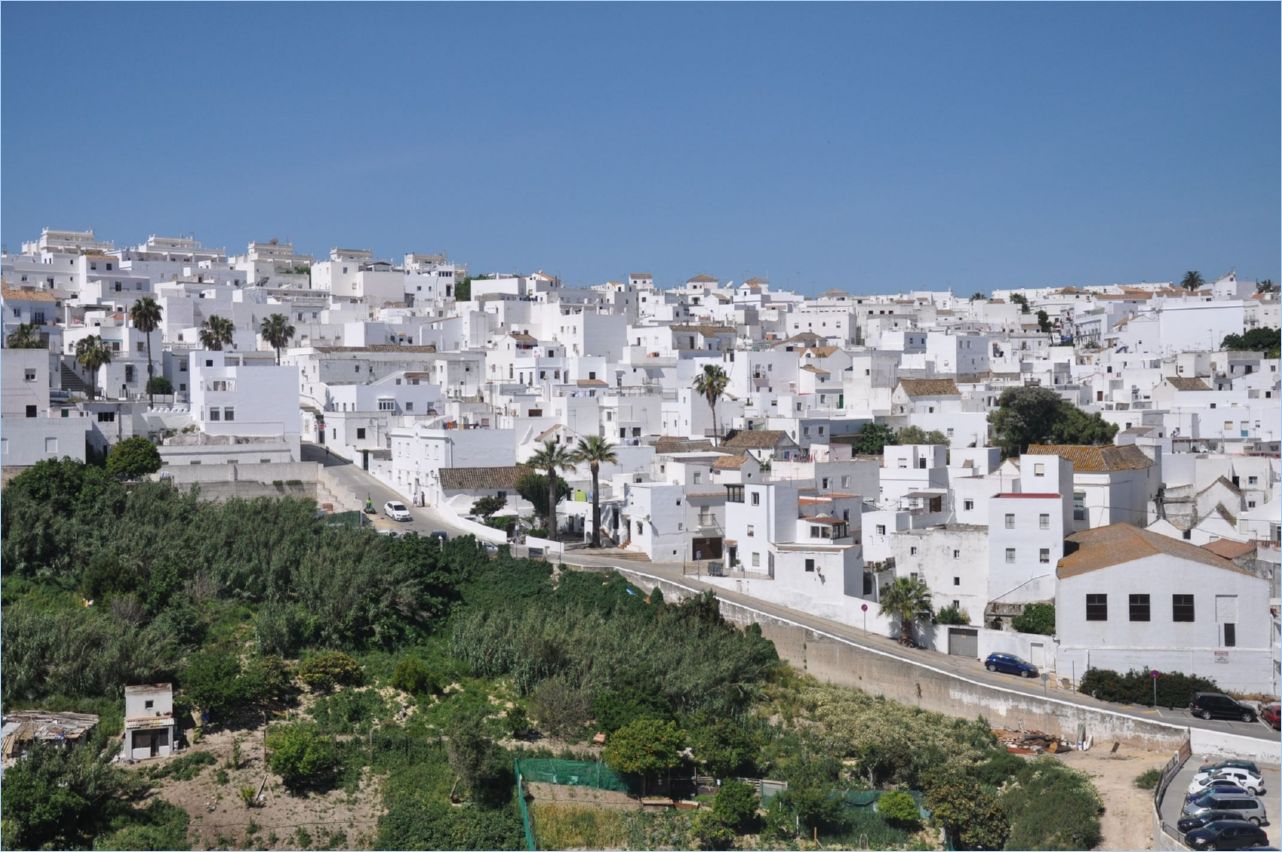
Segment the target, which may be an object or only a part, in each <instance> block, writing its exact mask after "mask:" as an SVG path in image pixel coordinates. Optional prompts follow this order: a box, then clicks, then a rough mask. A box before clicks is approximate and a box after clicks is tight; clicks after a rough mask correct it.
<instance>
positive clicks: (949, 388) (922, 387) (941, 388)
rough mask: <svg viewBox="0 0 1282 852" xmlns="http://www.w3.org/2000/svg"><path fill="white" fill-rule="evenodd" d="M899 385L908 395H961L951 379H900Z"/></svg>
mask: <svg viewBox="0 0 1282 852" xmlns="http://www.w3.org/2000/svg"><path fill="white" fill-rule="evenodd" d="M899 385H900V387H902V388H903V389H904V393H906V394H908V395H909V396H914V397H916V396H961V391H959V390H958V389H957V383H956V382H955V381H953V380H952V379H900V380H899Z"/></svg>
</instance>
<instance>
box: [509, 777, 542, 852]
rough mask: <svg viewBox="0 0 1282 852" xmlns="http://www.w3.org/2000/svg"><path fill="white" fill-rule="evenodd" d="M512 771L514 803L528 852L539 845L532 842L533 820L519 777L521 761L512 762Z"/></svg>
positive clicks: (522, 781)
mask: <svg viewBox="0 0 1282 852" xmlns="http://www.w3.org/2000/svg"><path fill="white" fill-rule="evenodd" d="M513 772H514V774H515V775H516V804H517V807H518V808H520V811H521V829H522V831H524V832H525V848H526V849H528V850H529V852H534V850H536V849H538V848H539V847H538V844H536V843H535V842H534V822H533V821H532V820H531V819H530V806H529V805H527V804H526V803H525V783H524V779H522V778H521V761H519V760H518V761H516V762H515V763H514V765H513Z"/></svg>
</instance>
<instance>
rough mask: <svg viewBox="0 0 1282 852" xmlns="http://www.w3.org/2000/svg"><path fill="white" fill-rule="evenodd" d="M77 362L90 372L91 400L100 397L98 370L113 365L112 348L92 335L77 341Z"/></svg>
mask: <svg viewBox="0 0 1282 852" xmlns="http://www.w3.org/2000/svg"><path fill="white" fill-rule="evenodd" d="M76 361H78V362H79V363H80V365H81V366H83V367H84V368H85V369H86V370H88V371H89V398H90V399H93V398H94V397H96V396H97V395H98V369H99V368H100V367H102V366H103V365H104V364H110V363H111V348H110V347H109V346H107V345H106V344H105V343H103V342H102V337H100V336H99V335H97V334H91V335H89V336H88V337H82V338H80V339H79V340H77V341H76Z"/></svg>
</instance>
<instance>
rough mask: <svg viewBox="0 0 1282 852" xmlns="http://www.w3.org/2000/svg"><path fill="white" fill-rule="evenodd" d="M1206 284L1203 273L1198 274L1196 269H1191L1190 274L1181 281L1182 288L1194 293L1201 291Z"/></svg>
mask: <svg viewBox="0 0 1282 852" xmlns="http://www.w3.org/2000/svg"><path fill="white" fill-rule="evenodd" d="M1205 283H1206V281H1205V280H1203V278H1202V273H1200V272H1198V271H1197V270H1196V269H1190V270H1189V271H1188V272H1185V273H1184V279H1183V280H1182V281H1180V286H1181V287H1183V288H1184V289H1185V290H1188V291H1189V292H1190V293H1192V292H1195V291H1197V290H1201V289H1202V285H1203V284H1205Z"/></svg>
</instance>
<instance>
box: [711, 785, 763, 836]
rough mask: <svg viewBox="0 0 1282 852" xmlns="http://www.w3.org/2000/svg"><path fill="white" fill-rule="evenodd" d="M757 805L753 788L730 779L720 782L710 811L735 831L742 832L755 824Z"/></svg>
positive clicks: (757, 801)
mask: <svg viewBox="0 0 1282 852" xmlns="http://www.w3.org/2000/svg"><path fill="white" fill-rule="evenodd" d="M759 805H760V801H759V800H758V798H757V791H756V789H755V788H753V787H752V786H750V785H748V784H745V783H744V782H742V781H735V780H733V779H732V780H729V781H725V782H722V784H721V789H719V790H718V791H717V797H716V798H715V799H713V801H712V812H713V813H714V814H716V816H717V818H718V819H719V820H721V821H722V822H723V823H725V824H726V825H728V826H730V827H731V828H733V829H734V830H735V831H736V832H740V833H743V832H746V831H750V830H751V829H752V827H753V826H754V825H755V824H756V821H757V808H758V806H759Z"/></svg>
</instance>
